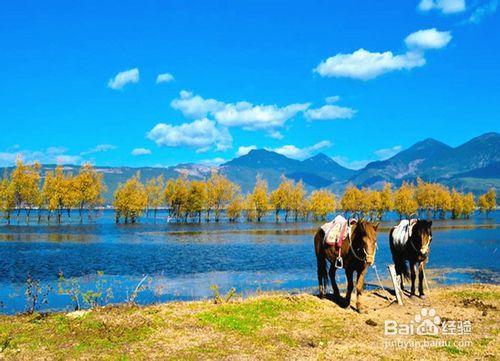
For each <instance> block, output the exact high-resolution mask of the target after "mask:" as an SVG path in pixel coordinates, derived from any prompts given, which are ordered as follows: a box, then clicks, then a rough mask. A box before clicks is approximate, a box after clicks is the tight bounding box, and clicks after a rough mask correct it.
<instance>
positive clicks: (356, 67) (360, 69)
mask: <svg viewBox="0 0 500 361" xmlns="http://www.w3.org/2000/svg"><path fill="white" fill-rule="evenodd" d="M424 65H425V59H424V57H423V55H422V53H420V52H407V53H405V54H402V55H394V54H393V53H392V52H391V51H386V52H384V53H377V52H374V53H372V52H370V51H367V50H365V49H358V50H356V51H355V52H354V53H351V54H342V53H339V54H337V55H334V56H331V57H329V58H328V59H326V60H325V61H322V62H321V63H320V64H319V65H318V66H317V67H316V69H314V71H315V72H316V73H318V74H319V75H321V76H323V77H336V78H339V77H347V78H354V79H361V80H369V79H374V78H376V77H378V76H380V75H382V74H385V73H388V72H391V71H395V70H403V69H407V70H409V69H413V68H416V67H421V66H424Z"/></svg>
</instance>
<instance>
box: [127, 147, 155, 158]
mask: <svg viewBox="0 0 500 361" xmlns="http://www.w3.org/2000/svg"><path fill="white" fill-rule="evenodd" d="M130 154H132V155H135V156H138V155H148V154H151V150H149V149H147V148H135V149H133V150H132V152H131V153H130Z"/></svg>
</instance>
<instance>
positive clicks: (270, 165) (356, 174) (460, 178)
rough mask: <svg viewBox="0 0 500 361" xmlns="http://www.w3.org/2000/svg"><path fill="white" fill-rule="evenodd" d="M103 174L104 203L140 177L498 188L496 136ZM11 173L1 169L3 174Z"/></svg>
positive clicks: (256, 155) (246, 186) (252, 155)
mask: <svg viewBox="0 0 500 361" xmlns="http://www.w3.org/2000/svg"><path fill="white" fill-rule="evenodd" d="M55 167H56V165H55V164H45V165H43V166H42V173H45V171H47V170H51V169H53V168H55ZM79 167H80V166H78V165H71V164H66V165H64V169H65V170H67V171H73V172H77V171H78V169H79ZM95 168H96V169H97V171H99V172H102V173H103V175H104V181H105V183H106V185H107V186H108V191H107V193H106V195H105V198H106V199H107V200H108V202H109V201H110V200H111V199H112V195H113V192H114V190H115V189H116V187H117V185H118V183H120V182H124V181H125V180H126V179H128V178H129V177H131V176H132V175H134V174H135V173H136V172H137V171H140V172H141V178H142V179H143V180H145V179H148V178H151V177H156V176H159V175H163V176H164V177H165V178H177V177H179V176H180V175H185V176H187V177H188V178H189V179H207V178H208V177H209V176H210V174H211V172H212V171H213V170H217V171H219V172H220V173H222V174H223V175H225V176H227V177H228V178H229V179H230V180H231V181H233V182H235V183H238V184H239V185H240V187H241V188H242V191H243V192H244V193H246V192H249V191H251V189H252V188H253V186H254V184H255V180H256V177H257V175H260V176H261V177H262V178H263V179H265V180H266V181H267V182H268V185H269V189H273V188H275V187H277V186H278V184H279V183H280V182H281V180H282V177H283V176H285V177H287V178H290V179H293V180H295V181H299V180H302V181H303V182H304V185H305V187H306V189H308V190H309V191H310V190H313V189H318V188H329V189H331V190H333V191H334V192H336V193H340V192H342V190H343V189H344V188H345V187H346V186H347V185H348V184H353V185H356V186H359V187H372V188H379V187H380V186H381V185H382V184H383V183H384V182H389V183H392V184H394V185H396V186H399V185H400V184H401V183H402V182H403V181H415V179H416V178H418V177H420V178H422V179H424V180H427V181H439V182H441V183H444V184H446V185H449V186H451V187H456V188H459V189H460V190H464V191H472V192H474V193H476V194H477V193H479V192H483V191H484V190H485V189H487V188H488V187H495V188H497V190H499V189H500V175H499V174H498V173H499V171H500V134H498V133H496V132H489V133H485V134H482V135H480V136H477V137H474V138H472V139H470V140H469V141H467V142H465V143H463V144H460V145H458V146H456V147H451V146H449V145H447V144H445V143H443V142H440V141H438V140H435V139H433V138H427V139H424V140H422V141H419V142H417V143H415V144H413V145H412V146H411V147H409V148H407V149H405V150H402V151H400V152H399V153H397V154H395V155H394V156H392V157H391V158H389V159H386V160H381V161H374V162H371V163H369V164H367V165H366V166H365V167H364V168H362V169H359V170H353V169H349V168H346V167H343V166H342V165H340V164H339V163H337V162H336V161H335V160H333V159H332V158H331V157H329V156H328V155H326V154H324V153H317V154H315V155H312V156H311V157H308V158H306V159H304V160H298V159H292V158H289V157H286V156H285V155H282V154H279V153H277V152H274V151H271V150H267V149H254V150H251V151H250V152H248V153H247V154H245V155H242V156H240V157H236V158H234V159H232V160H229V161H227V162H225V163H223V164H221V165H220V166H211V165H205V164H197V163H185V164H177V165H173V166H169V167H129V166H122V167H113V166H95ZM10 170H12V167H4V168H3V171H2V169H0V171H2V174H3V173H4V172H5V171H7V173H8V172H9V171H10Z"/></svg>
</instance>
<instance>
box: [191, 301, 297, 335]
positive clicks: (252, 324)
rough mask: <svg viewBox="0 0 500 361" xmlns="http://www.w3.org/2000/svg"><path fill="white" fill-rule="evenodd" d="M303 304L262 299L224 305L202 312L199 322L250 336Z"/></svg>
mask: <svg viewBox="0 0 500 361" xmlns="http://www.w3.org/2000/svg"><path fill="white" fill-rule="evenodd" d="M306 306H307V304H305V303H293V302H290V301H287V300H281V299H273V300H269V299H262V300H254V301H252V302H248V303H238V304H231V303H229V304H224V305H220V306H218V307H217V308H215V309H214V310H213V311H207V312H202V313H200V314H199V315H198V318H199V320H201V321H202V322H203V323H205V324H209V325H212V326H214V327H216V328H218V329H220V330H223V331H227V330H230V331H236V332H238V333H240V334H242V335H250V334H253V333H255V332H256V331H257V330H259V329H261V328H262V326H263V325H264V324H265V323H267V322H269V321H272V320H275V319H276V318H278V317H279V316H280V315H282V314H283V313H285V312H288V311H293V310H301V309H304V308H305V307H306Z"/></svg>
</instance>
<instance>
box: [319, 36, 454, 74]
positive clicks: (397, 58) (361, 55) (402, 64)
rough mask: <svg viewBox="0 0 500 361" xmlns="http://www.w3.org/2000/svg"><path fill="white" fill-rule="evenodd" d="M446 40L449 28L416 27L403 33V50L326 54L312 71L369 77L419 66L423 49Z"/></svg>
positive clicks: (421, 61)
mask: <svg viewBox="0 0 500 361" xmlns="http://www.w3.org/2000/svg"><path fill="white" fill-rule="evenodd" d="M450 40H451V34H450V32H449V31H437V30H436V29H434V28H432V29H426V30H419V31H416V32H414V33H411V34H410V35H408V36H407V37H406V39H405V44H406V46H407V47H408V50H407V51H406V52H405V53H403V54H394V53H393V52H392V51H385V52H383V53H380V52H370V51H368V50H365V49H363V48H361V49H358V50H356V51H355V52H353V53H350V54H344V53H338V54H336V55H334V56H331V57H329V58H328V59H326V60H324V61H322V62H321V63H320V64H319V65H318V66H317V67H316V68H315V69H314V72H316V73H318V74H319V75H320V76H322V77H336V78H340V77H345V78H353V79H361V80H370V79H374V78H376V77H378V76H380V75H382V74H385V73H389V72H392V71H396V70H410V69H413V68H419V67H422V66H424V65H425V64H426V60H425V57H424V55H425V53H424V51H425V50H429V49H439V48H442V47H444V46H446V45H447V44H448V43H449V42H450Z"/></svg>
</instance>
